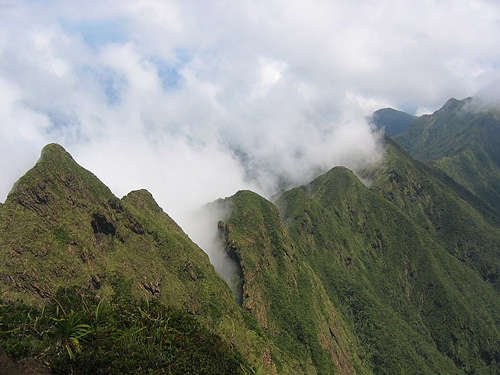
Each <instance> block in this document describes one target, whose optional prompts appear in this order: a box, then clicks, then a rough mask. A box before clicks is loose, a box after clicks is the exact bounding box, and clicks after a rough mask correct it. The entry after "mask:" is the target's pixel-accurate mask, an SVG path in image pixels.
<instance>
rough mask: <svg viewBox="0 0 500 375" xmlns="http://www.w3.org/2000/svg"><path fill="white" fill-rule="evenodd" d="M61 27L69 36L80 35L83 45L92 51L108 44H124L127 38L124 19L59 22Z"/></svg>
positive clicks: (85, 19) (86, 19)
mask: <svg viewBox="0 0 500 375" xmlns="http://www.w3.org/2000/svg"><path fill="white" fill-rule="evenodd" d="M60 24H61V27H62V28H63V30H65V31H66V32H67V33H69V34H78V35H81V36H82V38H83V40H84V41H85V44H87V45H88V46H89V47H91V48H93V49H99V48H100V47H101V46H103V45H106V44H109V43H120V42H121V43H124V42H126V41H127V40H128V39H129V38H128V35H127V32H126V26H125V24H126V22H125V20H124V19H103V20H99V19H88V18H84V19H80V20H77V21H71V22H69V21H67V20H61V21H60Z"/></svg>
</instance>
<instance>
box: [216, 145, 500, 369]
mask: <svg viewBox="0 0 500 375" xmlns="http://www.w3.org/2000/svg"><path fill="white" fill-rule="evenodd" d="M387 149H388V151H387V155H386V161H385V163H384V164H383V165H381V166H380V167H379V168H378V169H377V170H376V171H372V175H371V178H373V179H374V182H373V184H372V188H371V189H369V188H367V187H366V186H364V185H363V184H362V183H361V182H360V181H359V180H358V178H357V177H356V176H355V175H354V174H353V173H352V172H350V171H348V170H346V169H345V168H340V167H339V168H334V169H333V170H331V171H330V172H328V173H326V174H324V175H322V176H320V177H318V178H317V179H315V180H314V181H313V182H312V183H311V184H309V185H307V186H304V187H301V188H296V189H293V190H291V191H288V192H285V193H283V194H281V195H280V197H279V199H278V201H277V207H279V214H278V212H277V207H275V206H274V205H273V204H272V203H271V202H268V201H266V200H264V199H263V198H261V197H258V196H256V195H255V194H253V193H249V192H240V193H238V194H236V195H235V196H233V197H232V198H229V199H228V200H227V202H226V204H227V205H228V206H229V207H231V210H232V211H231V215H230V217H229V219H227V223H226V246H227V248H228V250H229V251H230V252H232V253H234V254H236V258H237V259H239V261H240V264H241V266H242V276H243V286H242V288H243V296H244V298H243V306H244V307H247V308H248V309H249V310H250V311H252V312H253V313H254V314H255V315H256V316H257V317H258V320H259V322H261V324H262V325H263V326H265V327H267V329H270V330H274V331H275V332H276V333H277V334H278V335H279V337H280V338H282V337H287V339H286V340H284V339H281V344H282V345H285V343H290V344H293V345H295V346H298V347H302V348H303V349H302V350H301V353H303V356H304V357H302V358H301V361H302V362H305V363H309V361H311V362H312V364H313V365H314V366H315V368H316V369H318V370H319V372H320V373H322V372H324V371H325V369H326V368H328V367H329V366H330V365H329V362H330V361H334V362H335V358H338V357H339V353H338V352H335V351H330V352H328V351H326V353H325V350H324V349H325V348H324V347H323V348H322V347H318V346H315V345H317V343H316V342H314V340H313V338H318V337H325V335H324V333H323V332H327V331H326V330H325V331H322V329H321V327H320V326H319V325H318V323H317V322H318V318H319V320H320V321H321V319H322V318H320V317H321V314H320V313H319V312H318V311H321V310H318V307H317V306H316V305H315V302H314V301H315V300H317V298H320V299H321V300H327V301H328V304H330V303H331V306H332V307H331V309H332V310H331V311H332V312H333V313H334V315H335V316H337V318H336V319H335V320H334V321H336V322H337V323H336V324H335V325H334V326H333V327H331V326H330V327H329V330H330V332H331V337H330V338H334V340H338V342H341V343H342V344H341V345H340V347H351V348H352V349H351V350H350V357H347V358H349V361H348V362H347V363H349V364H350V365H349V371H351V372H357V373H371V372H373V373H378V374H394V373H405V374H422V373H426V374H450V373H456V374H460V373H498V372H499V371H500V369H499V367H498V364H499V363H500V362H499V361H498V360H499V359H500V352H499V349H498V348H499V347H500V346H499V345H500V331H499V328H500V321H499V316H498V311H500V299H499V296H498V293H497V292H496V291H495V290H494V288H493V287H492V285H491V284H490V283H489V282H487V281H485V280H483V279H482V278H481V276H483V277H485V276H486V277H485V278H486V279H488V277H487V276H488V275H489V273H488V272H492V273H493V274H496V273H495V272H497V269H496V270H492V269H491V268H489V269H488V271H487V272H486V274H487V275H485V274H482V273H481V269H478V268H480V267H479V266H478V264H479V263H480V264H482V265H485V266H486V265H488V264H489V263H488V262H489V261H496V262H497V263H496V264H498V259H499V256H498V251H497V250H498V243H499V239H500V235H499V233H498V231H495V228H493V227H491V226H488V225H489V224H488V223H487V222H486V221H485V220H484V218H483V217H482V216H481V215H480V214H479V213H477V211H475V210H474V208H473V207H472V206H470V205H469V204H468V203H467V202H465V201H464V200H463V199H462V198H461V197H460V196H458V195H457V194H455V192H454V191H453V190H452V189H451V188H449V187H448V186H447V185H445V184H444V183H442V182H441V181H440V180H439V179H438V178H436V177H435V176H433V175H432V172H431V171H430V170H429V169H428V168H427V167H425V166H424V165H421V164H419V163H418V162H415V161H413V160H412V159H411V158H410V157H409V156H408V155H407V154H406V153H405V152H403V151H402V150H401V149H399V148H398V147H397V146H396V145H394V144H393V143H391V142H390V141H388V145H387ZM455 215H456V216H457V217H456V218H455ZM455 219H456V220H455ZM481 225H484V228H483V229H484V231H482V229H481ZM469 236H472V238H469ZM483 237H484V238H483ZM478 241H482V242H478ZM478 244H479V245H478ZM483 245H484V246H490V247H491V249H490V252H489V253H488V254H489V255H488V257H490V258H487V259H481V261H478V259H477V258H481V256H482V255H483V254H482V252H481V249H479V248H478V247H479V246H483ZM460 251H464V252H466V253H467V252H469V253H467V254H469V255H470V257H471V259H468V258H467V257H466V255H464V254H463V253H461V252H460ZM475 262H479V263H475ZM301 275H303V276H301ZM493 278H494V277H493ZM277 280H279V281H277ZM311 280H314V282H313V283H311ZM490 281H494V280H490ZM316 295H317V296H318V297H315V296H316ZM305 311H307V313H305ZM311 316H314V317H315V318H314V319H311ZM323 319H325V318H323ZM327 321H328V319H327ZM292 322H294V323H293V324H292ZM299 322H300V323H299ZM269 327H272V328H269ZM335 327H336V328H335ZM283 330H284V331H285V332H283ZM338 331H340V332H345V334H339V333H338ZM304 337H306V338H308V339H304ZM291 347H293V346H291ZM321 349H323V350H321ZM307 353H310V359H309V357H308V356H307ZM325 355H326V356H325ZM328 356H329V357H330V358H328ZM337 371H339V368H338V367H337ZM326 373H328V372H326ZM332 373H334V372H332Z"/></svg>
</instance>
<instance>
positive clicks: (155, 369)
mask: <svg viewBox="0 0 500 375" xmlns="http://www.w3.org/2000/svg"><path fill="white" fill-rule="evenodd" d="M0 316H2V318H3V319H2V320H1V321H0V340H1V342H2V345H3V346H4V348H5V350H6V351H7V352H8V353H10V355H11V356H12V357H13V358H14V359H15V360H18V359H21V358H24V357H26V356H31V357H36V358H37V359H38V360H39V361H41V362H43V363H46V364H48V365H49V366H50V368H51V370H52V373H53V374H54V375H57V374H61V375H66V374H69V373H71V374H82V375H83V374H89V375H90V374H92V375H95V374H103V375H104V374H106V375H108V374H139V373H140V374H179V375H181V374H182V375H184V374H249V373H253V371H252V372H251V370H250V369H249V367H248V366H247V365H246V364H245V361H244V360H243V358H242V357H241V355H240V354H239V353H238V352H237V351H236V350H235V348H234V347H232V346H230V345H228V344H227V343H225V342H224V340H223V339H222V338H221V337H219V336H217V335H215V334H214V333H212V332H210V331H209V330H208V329H207V328H206V327H204V326H203V325H202V324H200V322H199V321H198V320H197V319H196V318H195V317H194V316H193V315H190V314H187V313H186V312H185V311H182V310H178V309H172V308H166V307H164V306H163V305H161V304H160V303H158V302H157V301H155V300H145V301H142V302H139V301H132V300H123V299H114V300H111V301H107V300H102V299H98V298H97V297H96V296H95V295H94V294H91V293H90V294H89V293H88V292H86V291H81V290H77V289H75V290H60V291H59V292H58V293H57V294H56V295H55V296H54V298H53V299H51V301H50V302H49V303H48V304H47V305H45V306H44V307H43V308H42V309H40V308H34V307H29V306H27V305H24V304H13V303H3V304H1V305H0Z"/></svg>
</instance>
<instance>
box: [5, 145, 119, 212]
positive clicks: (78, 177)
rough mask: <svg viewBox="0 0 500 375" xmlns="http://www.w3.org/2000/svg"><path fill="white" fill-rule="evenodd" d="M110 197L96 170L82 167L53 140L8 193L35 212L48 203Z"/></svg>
mask: <svg viewBox="0 0 500 375" xmlns="http://www.w3.org/2000/svg"><path fill="white" fill-rule="evenodd" d="M76 195H78V196H80V197H81V198H84V199H87V197H92V198H93V199H97V200H102V199H104V200H107V199H110V198H112V197H113V194H112V193H111V191H110V190H109V188H108V187H107V186H106V185H104V184H103V183H102V182H101V181H100V180H99V179H98V178H97V177H96V176H95V175H94V174H93V173H91V172H89V171H88V170H86V169H85V168H83V167H82V166H80V165H79V164H78V163H77V162H76V161H75V160H74V159H73V157H72V156H71V155H70V154H69V153H68V152H67V151H66V150H65V149H64V147H62V146H61V145H59V144H56V143H50V144H48V145H46V146H45V147H44V148H43V149H42V152H41V155H40V158H39V159H38V161H37V163H36V164H35V166H34V167H33V168H31V169H30V170H29V171H28V172H26V174H25V175H24V176H22V177H21V178H20V179H19V180H18V181H17V182H16V183H15V184H14V187H13V188H12V190H11V192H10V193H9V195H8V196H7V199H6V203H7V202H11V201H15V202H18V203H21V204H22V205H23V206H25V207H28V208H30V209H32V210H34V211H37V212H38V211H39V210H40V209H41V208H42V207H44V206H45V205H46V204H47V203H49V202H53V203H54V204H56V203H57V202H58V201H61V200H62V201H67V200H68V199H70V198H71V199H76Z"/></svg>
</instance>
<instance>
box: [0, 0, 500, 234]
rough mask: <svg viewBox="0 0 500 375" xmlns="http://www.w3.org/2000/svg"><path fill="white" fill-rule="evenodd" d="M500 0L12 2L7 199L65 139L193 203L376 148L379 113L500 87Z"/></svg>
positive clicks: (78, 153)
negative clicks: (45, 152) (44, 151)
mask: <svg viewBox="0 0 500 375" xmlns="http://www.w3.org/2000/svg"><path fill="white" fill-rule="evenodd" d="M498 45H500V4H498V3H497V2H494V1H487V0H482V1H480V0H477V1H472V0H468V1H460V2H456V1H452V0H441V1H438V0H428V1H427V0H426V1H423V2H410V1H395V0H393V1H378V2H374V1H368V0H357V1H335V2H333V1H332V2H329V1H320V0H314V1H284V0H271V1H258V0H245V1H241V2H233V1H212V0H209V1H194V0H193V1H189V0H188V1H174V0H172V1H154V0H147V1H145V0H140V1H139V0H137V1H132V0H130V1H120V2H115V1H86V2H77V1H67V0H66V1H62V0H60V1H43V2H42V1H9V0H3V1H0V103H1V105H0V175H1V176H2V179H1V184H0V200H1V201H3V200H4V199H5V196H6V194H7V193H8V191H9V189H10V188H11V186H12V183H13V182H14V181H15V180H16V179H17V178H19V177H20V175H21V174H22V173H24V172H25V171H26V170H27V169H28V168H29V167H30V166H31V165H32V164H33V163H34V162H35V161H36V159H37V157H38V153H39V150H40V148H41V147H42V146H43V145H44V144H46V143H48V142H59V143H61V144H62V145H63V146H64V147H66V149H67V150H68V151H69V152H70V153H71V154H72V155H73V156H74V157H75V159H76V160H77V161H78V162H79V163H80V164H82V165H83V166H84V167H86V168H88V169H90V170H91V171H93V172H94V173H96V174H97V175H98V177H99V178H101V180H103V182H104V183H106V184H107V185H108V186H110V188H111V189H112V190H113V192H114V193H115V194H117V195H118V196H121V195H123V194H126V193H127V192H128V191H130V190H132V189H137V188H147V189H148V190H150V191H151V192H152V193H153V195H154V196H155V198H156V199H157V200H158V202H159V203H160V205H161V206H162V207H163V208H164V209H165V210H166V211H167V212H168V213H169V214H171V215H172V216H173V217H174V219H176V220H180V221H181V224H182V220H183V219H182V217H183V213H185V212H186V210H190V209H194V208H196V207H198V206H200V205H201V204H204V203H205V202H208V201H212V200H214V199H217V198H218V197H224V196H227V195H231V194H233V193H234V192H235V191H236V190H238V189H244V188H250V189H253V190H256V191H258V192H261V193H262V194H265V195H269V194H272V193H273V192H275V191H276V189H278V188H279V187H280V186H286V184H300V183H305V182H307V181H308V180H309V179H311V178H312V177H314V175H315V174H316V173H319V172H320V171H324V170H326V169H329V168H331V167H333V166H335V165H345V166H348V167H351V168H355V167H358V166H362V165H365V164H366V163H371V162H375V161H376V160H377V159H378V158H379V157H380V156H381V155H382V150H381V148H380V144H379V136H378V135H377V134H376V133H374V131H373V129H372V128H371V127H370V125H369V124H367V123H366V120H365V117H366V116H367V115H370V114H371V112H373V111H374V110H376V109H378V108H381V107H387V106H392V107H396V108H400V109H403V110H407V111H409V112H413V113H422V112H426V111H429V110H435V109H437V108H438V107H440V106H441V105H442V104H443V103H444V102H445V101H446V100H447V99H448V98H449V97H452V96H454V97H457V98H462V97H466V96H471V95H474V94H476V93H477V92H481V91H483V92H487V93H488V95H490V96H493V97H495V96H496V97H498V96H500V95H497V94H498V93H497V91H496V90H497V89H496V88H495V87H492V86H491V84H492V82H498V79H499V78H500V76H499V73H500V50H499V49H498Z"/></svg>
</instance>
